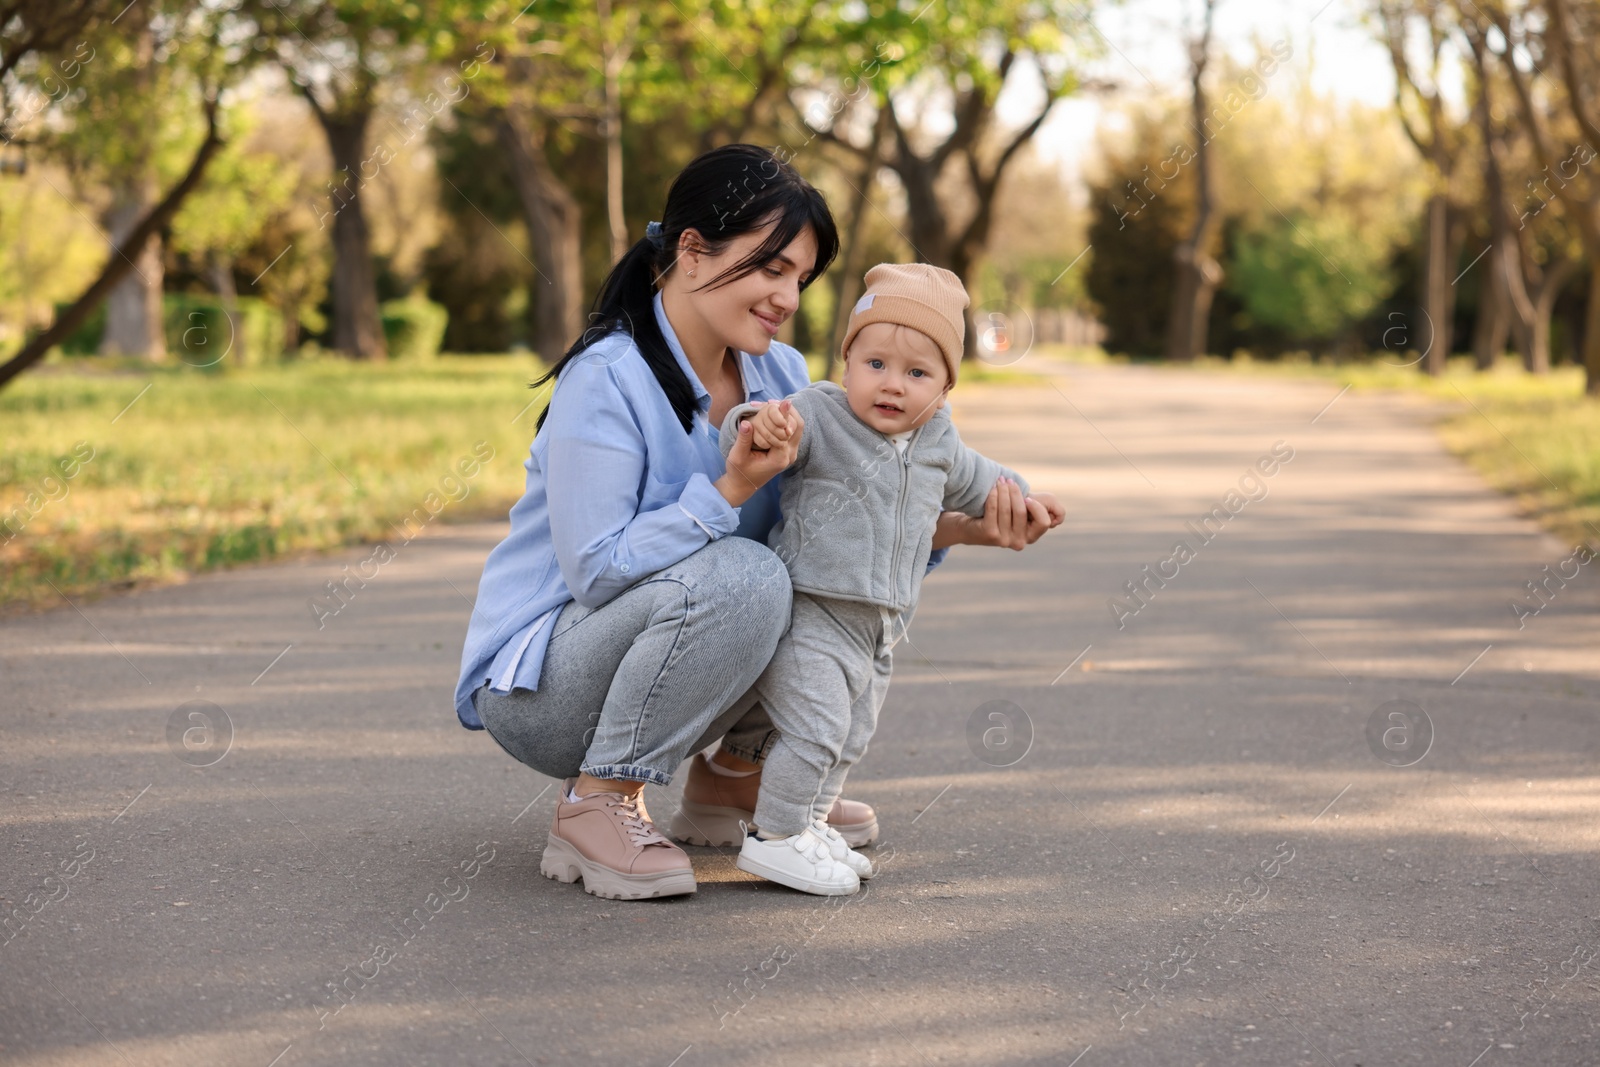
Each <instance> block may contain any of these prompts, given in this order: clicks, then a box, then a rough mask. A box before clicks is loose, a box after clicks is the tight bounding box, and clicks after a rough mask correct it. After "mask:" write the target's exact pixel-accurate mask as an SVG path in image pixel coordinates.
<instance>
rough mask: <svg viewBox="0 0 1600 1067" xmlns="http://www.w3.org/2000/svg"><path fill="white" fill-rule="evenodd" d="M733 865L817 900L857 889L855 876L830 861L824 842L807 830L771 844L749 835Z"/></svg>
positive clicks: (831, 851)
mask: <svg viewBox="0 0 1600 1067" xmlns="http://www.w3.org/2000/svg"><path fill="white" fill-rule="evenodd" d="M734 865H735V866H736V867H738V868H739V869H740V870H741V871H748V872H750V873H751V874H755V875H760V876H761V877H762V878H765V879H767V880H768V881H769V882H777V883H778V884H779V885H786V886H788V887H789V888H790V889H798V890H800V892H802V893H815V894H817V895H818V896H824V897H837V896H848V895H849V894H851V893H854V892H855V891H856V890H858V889H860V888H861V879H860V878H859V877H857V875H856V872H855V871H853V870H851V869H850V867H849V866H847V865H846V864H845V863H843V862H841V861H839V860H836V859H834V858H833V849H832V847H831V846H830V844H829V842H828V841H827V839H826V838H822V837H818V836H817V834H816V833H815V832H814V831H812V829H811V828H810V827H807V828H806V829H804V830H801V831H800V832H799V833H797V834H794V835H793V836H791V837H780V838H776V839H774V840H771V841H763V840H762V839H761V838H759V837H756V836H755V835H754V834H751V835H750V836H749V837H747V838H745V839H744V844H743V845H741V846H740V847H739V858H738V859H736V860H735V861H734Z"/></svg>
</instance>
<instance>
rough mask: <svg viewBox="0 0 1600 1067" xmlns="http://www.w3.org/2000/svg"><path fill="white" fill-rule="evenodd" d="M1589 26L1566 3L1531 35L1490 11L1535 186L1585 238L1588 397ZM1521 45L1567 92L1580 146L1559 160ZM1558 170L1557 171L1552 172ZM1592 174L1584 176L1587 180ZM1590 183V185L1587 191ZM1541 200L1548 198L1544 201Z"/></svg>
mask: <svg viewBox="0 0 1600 1067" xmlns="http://www.w3.org/2000/svg"><path fill="white" fill-rule="evenodd" d="M1583 13H1584V16H1585V18H1586V19H1587V20H1588V24H1585V25H1584V26H1582V27H1581V28H1579V27H1577V26H1576V23H1577V19H1576V18H1575V17H1574V10H1573V8H1572V6H1571V5H1570V4H1569V3H1568V0H1548V2H1547V3H1546V5H1545V11H1544V14H1545V16H1546V18H1545V19H1544V20H1543V23H1544V24H1543V27H1542V32H1534V31H1533V30H1531V29H1530V28H1529V26H1528V24H1527V22H1526V21H1525V15H1524V16H1523V18H1522V19H1514V18H1513V16H1512V15H1510V14H1509V13H1507V12H1506V11H1504V10H1501V9H1499V8H1495V9H1493V10H1491V11H1490V12H1489V17H1490V18H1492V19H1493V20H1494V23H1495V26H1496V28H1497V29H1499V31H1500V35H1499V36H1500V41H1501V48H1500V50H1499V51H1498V53H1497V54H1498V55H1499V58H1500V60H1501V65H1502V66H1503V67H1504V69H1505V71H1506V74H1507V76H1508V77H1509V79H1510V81H1511V86H1512V88H1513V89H1514V90H1515V92H1516V97H1517V102H1518V104H1519V105H1520V107H1521V110H1522V116H1523V120H1524V125H1525V127H1526V128H1527V131H1528V135H1529V138H1530V140H1531V141H1532V142H1533V145H1534V150H1535V153H1536V155H1537V158H1538V161H1539V163H1540V165H1541V168H1542V169H1541V178H1542V180H1540V181H1539V182H1538V183H1537V185H1538V186H1540V187H1542V188H1543V189H1544V190H1545V191H1546V192H1547V193H1549V194H1551V195H1550V197H1549V198H1550V199H1559V200H1560V201H1561V203H1562V205H1563V206H1564V207H1565V208H1566V214H1567V217H1568V218H1569V219H1570V220H1571V221H1572V224H1573V226H1574V227H1575V228H1576V229H1577V231H1578V236H1579V239H1580V240H1581V241H1582V244H1583V250H1584V258H1585V259H1586V260H1587V261H1588V267H1589V292H1588V301H1587V308H1586V317H1585V319H1584V330H1583V341H1582V349H1581V357H1582V362H1583V365H1584V369H1585V379H1584V382H1585V384H1584V390H1585V392H1586V393H1587V394H1588V395H1590V396H1600V195H1596V194H1597V193H1600V188H1597V186H1600V182H1596V180H1595V178H1594V172H1593V170H1592V169H1591V168H1592V165H1593V164H1594V163H1595V161H1596V158H1597V157H1600V115H1596V113H1595V112H1593V111H1592V110H1591V105H1590V104H1589V103H1588V101H1587V99H1586V94H1585V93H1584V89H1583V87H1584V86H1586V85H1587V86H1593V85H1595V84H1597V81H1600V63H1597V62H1596V60H1595V59H1594V57H1593V56H1592V55H1591V54H1589V53H1587V52H1585V51H1583V50H1582V49H1581V48H1580V47H1579V45H1578V38H1577V33H1579V32H1581V33H1583V34H1584V37H1585V39H1587V40H1593V39H1594V35H1595V33H1596V32H1600V25H1596V24H1594V23H1595V22H1596V21H1597V20H1596V15H1597V14H1600V12H1596V11H1594V9H1593V8H1590V7H1586V8H1584V9H1583ZM1519 47H1521V48H1524V49H1527V50H1528V51H1529V52H1531V53H1533V55H1534V57H1535V62H1537V60H1538V59H1543V60H1545V63H1546V64H1547V65H1549V66H1550V67H1553V68H1554V69H1553V70H1552V72H1551V73H1552V75H1553V76H1554V77H1556V78H1559V82H1560V85H1561V87H1562V89H1563V90H1564V97H1565V101H1564V108H1563V110H1564V111H1565V112H1566V114H1567V117H1568V118H1569V119H1571V120H1572V121H1573V123H1574V124H1575V126H1576V127H1577V131H1578V134H1577V136H1578V143H1577V147H1576V148H1574V149H1573V150H1572V152H1571V153H1569V154H1566V155H1564V156H1563V155H1562V154H1560V153H1558V152H1557V151H1556V150H1555V148H1554V146H1553V138H1552V137H1551V134H1550V128H1549V123H1548V120H1547V118H1546V117H1545V116H1544V115H1542V114H1541V113H1540V108H1539V106H1538V104H1537V103H1536V101H1535V99H1534V95H1533V88H1532V87H1531V86H1530V84H1529V77H1528V75H1527V73H1526V72H1525V71H1523V69H1522V68H1521V66H1520V65H1519V63H1518V60H1517V58H1516V51H1517V49H1518V48H1519ZM1552 171H1553V172H1554V173H1553V174H1552V173H1551V172H1552ZM1585 174H1587V176H1588V177H1587V178H1586V179H1584V178H1582V176H1583V175H1585ZM1585 185H1587V188H1585ZM1541 199H1545V198H1544V197H1541Z"/></svg>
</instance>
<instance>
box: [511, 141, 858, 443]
mask: <svg viewBox="0 0 1600 1067" xmlns="http://www.w3.org/2000/svg"><path fill="white" fill-rule="evenodd" d="M769 223H776V225H774V226H773V228H772V232H771V233H769V234H767V237H766V239H765V240H764V241H762V242H761V244H760V245H759V246H757V247H756V248H755V249H754V250H752V251H751V252H750V254H749V255H747V256H745V257H744V258H743V259H742V260H740V261H739V262H738V263H735V264H734V265H733V266H731V267H729V268H728V269H727V270H725V271H723V272H722V273H721V274H719V275H718V276H717V277H715V278H713V279H711V280H710V281H708V282H706V283H705V286H703V288H707V287H708V288H713V289H715V288H720V287H721V286H724V285H727V284H728V283H729V282H733V281H737V280H738V279H740V278H743V277H744V276H746V275H748V274H754V273H755V272H756V271H758V270H760V269H761V268H762V267H764V266H766V265H767V264H768V263H769V262H771V261H772V259H773V258H774V257H775V256H777V255H778V254H779V253H780V252H782V251H783V250H784V248H786V247H787V246H788V244H789V242H790V241H793V240H794V239H795V238H796V237H797V236H799V234H800V233H801V232H802V231H804V230H805V229H806V228H807V227H809V228H810V229H811V231H812V233H813V234H814V235H815V236H816V239H817V258H816V263H815V265H814V266H813V267H812V270H811V277H809V278H808V279H806V280H805V281H804V282H802V283H801V284H800V288H801V289H804V288H805V287H806V286H808V285H810V284H811V283H812V282H814V281H816V280H817V278H818V277H819V276H820V275H821V274H822V272H823V271H825V270H827V269H828V264H830V263H831V262H833V258H834V256H836V255H837V254H838V252H839V231H838V227H836V226H835V225H834V221H833V214H832V212H830V211H829V210H828V204H827V201H825V200H823V198H822V194H821V193H819V192H817V190H816V189H814V188H812V186H811V185H810V183H809V182H807V181H806V180H805V179H804V178H802V177H800V174H799V172H798V171H796V170H795V169H794V168H793V167H791V166H790V165H789V164H788V163H787V162H785V161H783V160H781V159H779V158H778V156H777V155H776V154H774V153H773V152H772V151H770V150H769V149H766V148H761V147H758V146H757V145H752V144H730V145H724V146H723V147H721V148H713V149H712V150H711V151H709V152H703V153H701V154H700V155H698V156H696V157H695V158H694V159H693V160H692V161H691V162H690V163H689V165H688V166H686V167H684V168H683V171H682V172H681V173H680V174H679V175H678V176H677V177H676V178H674V179H673V181H672V188H671V189H669V190H668V191H667V206H666V210H665V211H664V212H663V213H662V216H661V226H660V233H659V234H652V235H647V236H645V237H643V238H641V239H640V240H638V241H636V242H635V243H634V245H633V247H632V248H630V249H628V251H627V253H626V254H624V255H623V257H622V258H621V259H620V260H618V261H617V264H616V266H614V267H612V268H611V273H610V274H608V275H606V280H605V282H604V283H603V284H602V285H601V286H600V293H599V295H598V296H596V297H595V301H594V306H593V307H592V308H591V310H590V312H589V328H588V329H586V330H584V331H583V336H581V337H579V338H578V339H577V340H576V341H574V342H573V343H572V347H571V348H569V349H567V351H566V353H565V354H564V355H563V356H562V357H561V358H560V359H559V360H557V361H556V365H555V366H554V367H551V368H550V370H549V371H548V372H546V373H545V375H544V376H543V377H541V378H539V379H538V380H537V381H535V382H534V383H533V386H532V387H533V388H537V387H539V386H541V385H543V384H544V383H545V382H547V381H550V380H551V379H553V378H556V377H558V376H559V375H560V374H561V370H562V368H564V367H565V366H566V365H567V364H568V363H569V362H570V361H571V360H573V359H574V358H575V357H577V356H578V355H579V354H580V353H582V352H583V351H584V350H585V349H586V348H588V347H589V346H590V345H592V344H594V343H595V342H596V341H598V340H600V339H601V338H603V337H606V336H608V335H609V334H612V333H615V332H617V331H621V332H623V333H626V334H628V335H629V336H630V337H632V338H633V343H634V345H635V346H637V347H638V349H639V353H640V354H641V355H642V356H644V361H645V362H646V363H647V364H649V365H650V369H651V370H652V371H653V372H654V373H655V376H656V381H657V382H659V383H661V391H662V392H663V393H665V394H666V396H667V400H668V401H670V402H671V404H672V410H673V411H674V412H675V413H676V414H677V416H678V421H679V422H681V423H683V429H684V432H685V433H689V432H692V430H693V427H694V415H695V399H694V389H693V388H692V387H691V386H690V385H689V379H688V376H687V375H685V374H684V373H683V368H681V367H679V366H678V361H677V360H676V359H674V358H673V356H672V350H671V349H670V348H668V347H667V339H666V338H665V337H664V336H662V333H661V327H660V326H659V325H658V324H657V322H656V316H655V310H654V308H653V306H652V302H653V301H654V299H655V282H656V279H657V278H658V277H660V276H661V275H662V274H665V273H666V272H667V271H668V270H670V269H671V268H672V264H673V263H674V261H676V259H677V258H678V238H679V236H680V235H681V234H682V233H683V232H684V231H685V230H694V231H696V232H697V233H699V235H700V238H701V241H702V243H703V244H704V245H705V248H706V250H707V251H708V252H709V253H711V254H712V255H715V254H717V253H719V252H721V251H722V250H723V249H724V248H726V247H727V244H728V242H729V241H730V240H731V239H733V238H735V237H738V236H740V235H742V234H746V233H752V232H754V231H756V230H759V229H761V228H762V227H763V226H766V225H768V224H769ZM549 413H550V408H549V406H548V405H546V407H545V410H544V411H543V412H541V413H540V415H539V421H538V425H537V429H543V428H544V420H545V416H546V415H548V414H549Z"/></svg>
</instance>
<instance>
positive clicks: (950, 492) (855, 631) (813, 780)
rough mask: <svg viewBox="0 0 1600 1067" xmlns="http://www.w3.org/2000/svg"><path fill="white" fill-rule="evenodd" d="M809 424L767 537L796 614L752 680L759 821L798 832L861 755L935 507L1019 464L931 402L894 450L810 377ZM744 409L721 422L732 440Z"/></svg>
mask: <svg viewBox="0 0 1600 1067" xmlns="http://www.w3.org/2000/svg"><path fill="white" fill-rule="evenodd" d="M790 400H791V402H792V403H793V405H794V407H795V410H797V411H799V412H800V415H801V417H802V418H804V419H805V430H804V432H803V433H802V434H801V436H800V445H799V450H798V454H797V455H796V457H795V462H794V463H793V465H791V466H790V467H789V468H788V469H787V470H785V471H784V472H783V483H782V488H781V494H780V498H779V499H780V506H781V508H782V511H783V518H782V519H781V520H780V521H779V522H778V523H777V524H776V525H775V526H774V527H773V528H772V533H771V535H770V537H769V538H768V544H769V545H770V547H771V548H772V549H773V551H775V552H776V553H777V554H778V557H779V558H780V559H782V560H783V562H784V564H785V566H787V567H788V569H789V578H790V581H791V583H792V584H793V586H794V609H793V611H794V613H793V617H792V619H791V622H790V626H789V631H788V632H787V633H786V634H785V635H784V636H783V638H782V639H781V640H780V641H779V642H778V649H777V651H776V652H775V653H774V654H773V657H772V660H771V662H770V663H769V664H768V665H767V669H766V670H765V671H764V672H763V673H762V675H761V677H760V678H759V679H758V680H757V682H756V686H755V688H756V690H757V691H758V692H759V693H760V695H761V701H762V704H763V705H764V706H765V707H766V709H767V711H768V713H769V714H770V715H771V716H772V722H773V725H774V726H775V727H777V729H778V734H779V736H778V740H777V742H776V743H775V744H774V745H773V748H772V750H771V752H770V753H769V754H768V756H767V759H766V765H765V767H764V768H763V771H762V775H761V795H760V803H759V804H758V805H757V807H756V813H755V821H756V825H757V826H759V827H760V828H761V829H762V830H764V831H766V832H768V833H775V834H780V835H784V836H787V835H789V834H795V833H799V832H800V831H801V830H802V829H804V828H805V826H806V825H807V824H808V823H809V822H810V821H811V819H812V818H813V817H818V818H826V816H827V813H828V811H829V810H830V809H831V808H832V807H833V803H834V801H835V800H837V799H838V797H839V793H840V791H841V790H842V789H843V788H844V779H845V775H846V774H847V773H848V772H849V770H850V767H851V766H852V765H853V764H854V763H855V762H856V761H857V760H859V759H860V758H861V756H862V755H863V754H864V753H865V752H866V749H867V742H868V741H870V740H871V738H872V734H873V731H874V730H875V729H876V727H877V721H878V709H879V707H880V706H881V705H882V703H883V698H884V695H885V694H886V693H887V692H888V688H889V674H890V670H891V667H892V664H893V660H892V657H891V655H890V650H891V649H892V648H893V647H894V645H895V643H896V642H897V640H898V638H899V636H901V635H903V634H904V632H905V630H904V625H905V620H907V619H909V618H910V615H911V612H912V611H913V610H914V609H915V608H916V604H917V595H918V593H919V592H920V591H921V588H922V577H923V573H924V572H925V571H926V570H927V566H928V557H929V555H930V554H931V552H932V550H933V531H934V526H935V523H936V522H937V520H938V518H939V512H940V510H941V508H943V509H945V510H951V511H961V512H965V513H966V514H968V515H972V516H974V517H977V516H981V515H982V514H983V505H984V501H985V499H986V498H987V497H988V495H989V490H990V489H992V488H993V487H994V483H995V481H996V480H997V479H999V478H1001V477H1002V476H1004V477H1010V478H1015V479H1016V480H1017V482H1018V484H1020V485H1021V486H1022V491H1023V493H1024V494H1026V493H1027V492H1028V487H1027V483H1026V482H1024V481H1023V480H1022V478H1021V477H1019V476H1018V475H1017V474H1016V473H1015V472H1013V471H1011V470H1009V469H1007V468H1005V467H1002V466H1001V465H1000V464H998V463H995V462H994V461H993V460H990V459H986V458H985V457H983V456H981V455H979V454H978V453H977V452H975V451H973V450H972V449H970V448H968V447H966V446H965V445H963V444H962V443H961V437H960V435H959V434H958V433H957V432H956V427H955V423H954V422H952V421H951V419H950V413H949V411H947V410H945V409H943V408H941V409H940V410H939V411H937V412H935V413H934V416H933V418H931V419H929V420H928V421H927V422H926V423H924V424H923V425H922V426H920V427H919V428H917V429H916V430H914V431H912V433H911V437H910V439H909V441H906V442H905V443H904V450H903V452H901V451H900V450H898V449H897V447H896V445H895V444H894V443H892V442H891V441H890V440H889V439H888V438H887V437H885V436H884V435H883V434H881V433H879V432H878V431H877V430H874V429H873V428H872V427H871V426H868V425H867V424H866V423H864V422H862V421H861V420H860V419H858V418H856V416H855V413H854V412H852V411H851V410H850V405H849V402H848V400H847V399H846V396H845V391H844V390H843V389H842V388H840V387H839V386H837V385H835V384H834V383H832V382H818V383H817V384H815V385H812V386H811V387H810V388H807V389H803V390H801V391H800V392H798V393H796V394H795V395H794V396H793V397H791V398H790ZM755 410H756V407H755V405H752V404H741V405H739V406H738V407H736V408H734V409H733V410H732V411H730V412H728V415H727V418H726V419H724V420H723V423H722V430H721V438H720V444H721V447H722V453H723V455H727V454H728V452H729V451H730V450H731V449H732V448H733V444H734V442H735V440H737V437H738V428H739V420H740V419H741V418H742V417H744V416H747V415H750V414H753V413H754V412H755Z"/></svg>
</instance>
